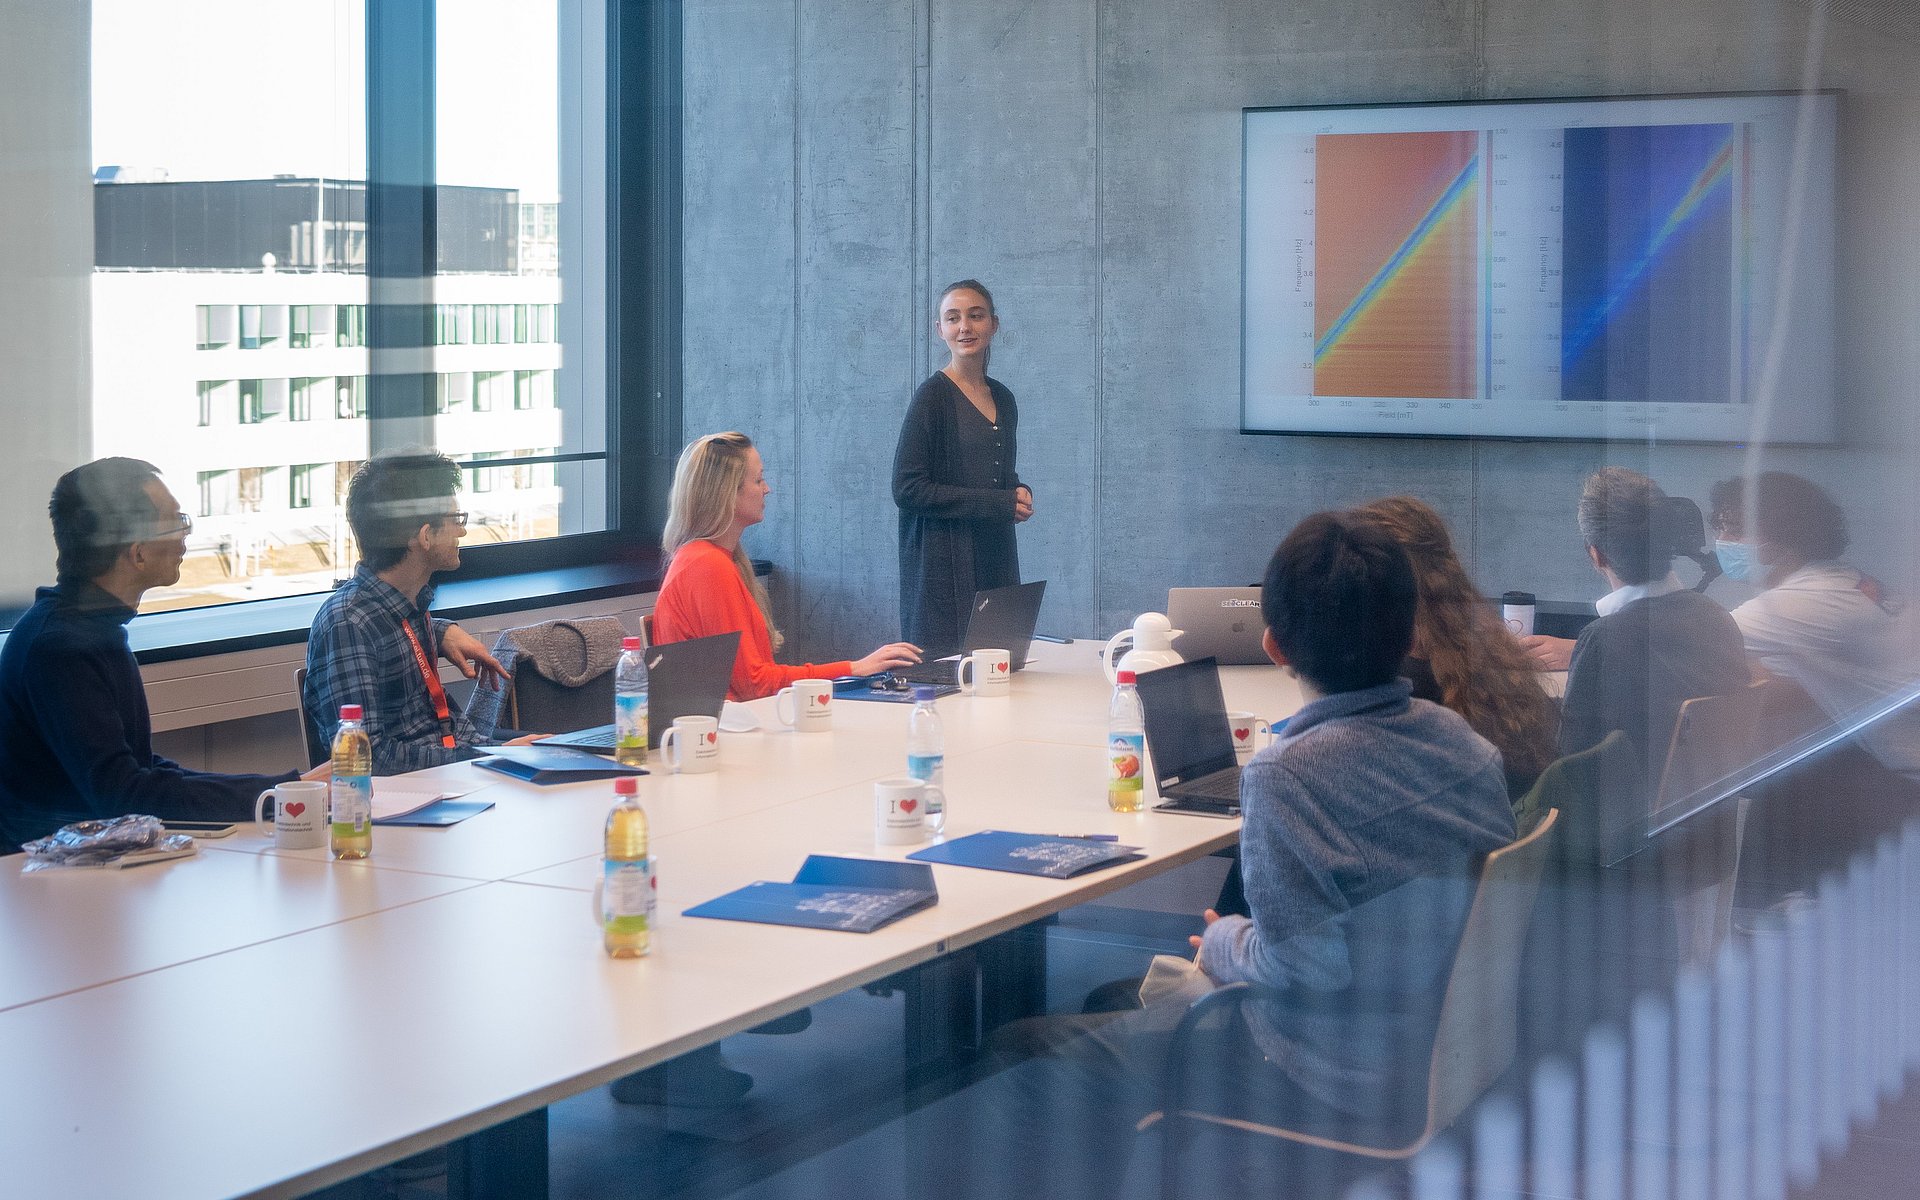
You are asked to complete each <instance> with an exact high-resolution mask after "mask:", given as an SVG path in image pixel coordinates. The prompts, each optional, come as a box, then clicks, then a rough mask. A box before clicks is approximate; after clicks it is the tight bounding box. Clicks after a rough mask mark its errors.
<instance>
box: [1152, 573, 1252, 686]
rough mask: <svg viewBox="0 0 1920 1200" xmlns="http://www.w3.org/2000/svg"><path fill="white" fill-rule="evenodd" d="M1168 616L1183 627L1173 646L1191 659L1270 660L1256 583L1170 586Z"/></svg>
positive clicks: (1241, 663)
mask: <svg viewBox="0 0 1920 1200" xmlns="http://www.w3.org/2000/svg"><path fill="white" fill-rule="evenodd" d="M1167 620H1169V621H1171V622H1173V627H1174V628H1175V629H1178V630H1181V634H1180V636H1179V637H1177V638H1175V639H1173V648H1174V649H1175V650H1176V651H1178V652H1179V654H1180V657H1181V658H1184V659H1186V660H1187V661H1188V662H1192V661H1194V660H1195V659H1200V658H1212V659H1215V660H1216V661H1218V662H1219V664H1220V665H1221V666H1223V667H1247V666H1261V665H1263V664H1265V663H1266V662H1267V661H1268V659H1267V651H1266V647H1264V646H1262V645H1261V644H1260V637H1261V634H1263V633H1264V632H1265V631H1266V628H1267V621H1266V618H1265V617H1262V616H1261V615H1260V589H1259V588H1257V587H1194V588H1168V589H1167Z"/></svg>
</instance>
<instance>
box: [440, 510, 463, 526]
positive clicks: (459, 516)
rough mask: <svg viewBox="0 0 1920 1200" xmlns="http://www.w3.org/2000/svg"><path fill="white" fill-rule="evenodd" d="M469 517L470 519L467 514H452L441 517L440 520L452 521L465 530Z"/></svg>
mask: <svg viewBox="0 0 1920 1200" xmlns="http://www.w3.org/2000/svg"><path fill="white" fill-rule="evenodd" d="M467 517H468V514H467V513H463V512H450V513H448V514H447V515H446V516H444V517H441V518H440V519H441V520H442V521H451V522H453V523H454V524H455V525H457V526H459V527H460V528H462V529H465V528H466V527H467Z"/></svg>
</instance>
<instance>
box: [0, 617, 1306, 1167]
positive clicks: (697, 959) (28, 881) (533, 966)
mask: <svg viewBox="0 0 1920 1200" xmlns="http://www.w3.org/2000/svg"><path fill="white" fill-rule="evenodd" d="M1094 648H1095V647H1094V646H1093V645H1092V644H1091V643H1083V644H1079V645H1076V646H1065V647H1045V648H1043V649H1040V653H1039V659H1040V661H1039V662H1038V663H1037V664H1036V665H1035V666H1034V667H1033V668H1031V669H1029V670H1027V671H1024V672H1021V673H1020V674H1019V675H1017V676H1016V677H1015V680H1014V684H1013V687H1014V695H1013V696H1012V697H1011V698H1008V699H999V700H976V699H970V698H967V697H951V698H947V699H943V700H942V701H941V703H940V711H941V715H942V720H943V724H944V726H945V728H946V732H947V744H948V757H947V788H948V792H949V794H950V796H951V802H950V813H951V815H950V817H949V822H950V823H949V827H948V830H947V835H948V836H960V835H964V834H966V833H969V832H974V831H977V830H980V829H987V828H996V829H1012V830H1022V831H1030V832H1036V833H1095V832H1109V833H1115V834H1118V835H1120V836H1121V838H1122V839H1123V840H1124V841H1126V842H1127V843H1128V844H1131V845H1138V846H1141V847H1142V848H1143V849H1144V850H1145V851H1146V853H1147V855H1148V857H1147V858H1146V859H1144V860H1143V861H1140V862H1136V863H1131V864H1127V865H1125V866H1122V867H1119V868H1114V869H1111V870H1107V871H1101V872H1096V873H1094V874H1091V875H1088V876H1083V877H1081V878H1079V879H1074V880H1049V879H1043V878H1038V877H1031V876H1021V875H1012V874H1006V873H1001V872H992V871H980V870H969V869H965V868H959V867H950V866H937V867H936V868H935V877H936V880H937V882H938V886H939V889H940V895H941V899H940V902H939V904H937V905H935V906H934V907H932V908H930V909H927V910H924V911H922V912H920V913H916V914H914V915H912V916H910V917H907V918H905V919H903V920H901V921H898V922H896V923H894V924H892V925H890V926H887V927H885V928H883V929H881V930H879V931H877V932H875V933H872V934H868V935H857V934H849V933H840V932H834V931H826V930H810V929H794V928H787V927H779V926H766V925H756V924H749V923H742V922H730V921H715V920H704V919H699V918H689V917H684V916H681V915H680V914H681V911H682V910H683V909H685V908H687V907H690V906H691V905H694V904H697V903H700V902H702V901H705V900H708V899H711V898H713V897H714V896H716V895H719V894H721V893H723V892H725V891H728V890H730V889H732V888H735V887H738V886H741V885H743V884H746V883H750V882H752V881H754V880H756V879H787V878H790V877H791V876H792V874H793V872H794V871H795V869H797V868H798V867H799V865H800V863H801V860H802V859H804V858H805V856H806V855H807V854H809V853H829V854H848V855H857V856H867V857H888V858H892V857H900V856H903V855H904V854H907V853H911V852H912V851H913V850H915V849H917V848H918V847H915V846H906V847H877V846H876V845H875V844H874V842H873V837H872V802H871V784H872V781H873V780H875V779H878V778H884V777H886V776H890V775H894V774H897V773H899V771H900V768H901V767H902V766H903V765H904V762H903V756H904V734H905V721H906V706H903V705H885V704H862V703H852V702H847V703H842V704H839V705H837V706H836V709H835V728H834V730H833V731H832V732H831V733H825V734H799V733H794V732H792V731H790V730H787V729H785V728H783V727H780V726H779V725H778V724H777V722H775V721H773V719H772V714H771V706H770V704H768V703H767V702H759V703H757V704H756V705H755V708H756V710H757V711H759V712H760V713H761V716H762V721H763V724H764V725H765V728H763V730H762V731H760V732H758V733H747V734H728V735H723V751H722V768H721V770H720V771H718V772H716V773H715V774H712V775H708V776H671V775H664V774H658V773H656V774H654V775H650V776H648V777H647V779H646V780H645V781H644V782H643V787H642V799H643V802H644V803H645V804H646V805H647V808H648V811H649V815H650V817H651V819H652V823H653V828H654V836H655V839H656V852H657V854H658V857H659V859H660V868H659V871H660V922H659V928H658V930H657V933H656V949H655V952H654V954H653V955H652V956H651V957H649V958H646V959H642V960H637V961H632V960H629V961H619V962H616V961H613V960H609V959H607V958H606V957H605V955H604V954H603V953H602V951H601V948H600V944H599V931H598V928H597V926H596V924H595V922H594V920H593V918H592V914H591V912H590V909H589V905H590V900H589V897H588V895H587V891H588V890H589V889H590V888H591V887H592V885H593V882H594V879H595V877H596V874H597V870H598V848H599V841H600V832H601V827H602V824H603V822H604V819H605V814H606V810H607V807H608V803H609V796H608V785H606V784H605V783H598V784H582V785H573V786H569V787H563V788H537V787H533V786H532V785H525V784H520V783H517V782H514V781H501V782H495V780H496V779H497V777H494V776H491V775H486V776H485V778H486V779H487V781H488V782H489V784H490V787H489V790H488V792H487V796H488V798H489V799H492V800H494V801H495V807H494V808H493V809H492V810H491V811H489V812H486V813H483V814H481V815H479V816H476V817H474V818H471V819H470V820H468V821H466V822H464V823H462V824H460V825H457V826H454V827H452V828H451V829H408V828H382V829H379V830H377V831H376V833H375V844H374V857H373V858H372V859H371V860H369V861H368V862H367V863H364V864H335V863H329V862H326V861H324V852H297V853H280V852H273V851H269V850H267V849H266V845H265V842H264V839H260V838H258V837H257V836H256V835H252V834H243V835H241V837H242V838H244V839H247V840H245V841H242V840H240V839H233V840H232V841H233V844H232V845H222V846H221V848H220V849H209V850H208V851H207V852H206V853H204V854H202V855H200V856H199V857H198V858H196V859H189V860H184V861H182V862H179V863H173V864H163V865H158V866H153V867H145V868H139V869H137V870H135V871H127V872H88V873H86V874H85V876H84V877H83V876H80V875H70V876H65V877H58V878H53V879H51V880H49V879H47V878H43V877H41V876H33V877H19V876H14V877H11V878H8V879H6V880H5V881H4V884H0V904H4V905H5V912H6V914H7V916H8V918H9V919H8V920H6V921H4V922H0V930H4V932H0V956H4V957H0V961H4V962H6V963H8V964H9V970H8V972H7V973H6V981H5V983H4V984H0V1006H4V1004H6V1003H12V1004H14V1005H16V1006H15V1007H12V1008H10V1009H7V1010H6V1011H0V1045H5V1046H7V1047H8V1048H9V1054H10V1055H12V1056H13V1057H14V1058H15V1059H16V1061H15V1063H14V1064H13V1065H14V1067H15V1069H14V1070H12V1071H10V1072H9V1073H8V1075H7V1077H6V1080H5V1081H4V1082H0V1098H3V1099H4V1100H5V1107H6V1111H7V1112H8V1113H9V1120H8V1121H6V1122H0V1160H4V1161H6V1162H8V1163H9V1164H11V1165H12V1170H13V1173H12V1175H11V1176H10V1178H9V1183H10V1184H11V1185H13V1186H17V1187H18V1188H20V1189H21V1192H22V1194H43V1193H49V1194H50V1193H64V1194H141V1195H150V1196H170V1195H180V1196H194V1195H208V1194H229V1193H245V1192H256V1191H262V1192H266V1193H269V1194H292V1193H296V1192H299V1191H302V1190H306V1189H310V1188H313V1187H316V1186H320V1185H323V1184H325V1183H328V1182H331V1181H333V1180H336V1179H341V1178H346V1177H349V1176H351V1175H353V1174H356V1173H358V1172H360V1171H363V1170H366V1169H368V1168H370V1167H372V1166H375V1165H378V1164H380V1163H383V1162H388V1161H392V1160H394V1159H396V1158H399V1157H401V1156H404V1155H405V1154H408V1153H412V1152H414V1151H415V1150H418V1149H420V1148H422V1147H424V1146H427V1145H432V1144H437V1143H439V1142H444V1141H446V1140H448V1139H450V1138H452V1137H456V1136H459V1135H461V1134H464V1133H467V1132H471V1131H473V1130H476V1129H480V1128H484V1127H486V1126H488V1125H491V1124H494V1123H497V1122H498V1121H501V1120H504V1119H506V1118H508V1117H511V1116H515V1115H518V1114H520V1113H524V1112H528V1111H531V1110H534V1109H537V1108H539V1107H541V1106H544V1105H546V1104H548V1103H551V1102H552V1101H554V1100H557V1099H560V1098H562V1097H564V1096H567V1095H571V1094H574V1093H577V1092H579V1091H582V1090H584V1089H586V1088H589V1087H592V1086H594V1085H596V1084H599V1083H602V1082H605V1081H607V1080H610V1079H613V1078H616V1077H618V1076H619V1075H622V1074H624V1073H626V1072H628V1071H631V1070H634V1069H637V1068H639V1067H643V1066H646V1065H649V1064H651V1063H653V1062H658V1061H661V1060H663V1059H665V1058H668V1057H671V1056H673V1055H675V1054H679V1053H682V1052H684V1051H685V1050H688V1049H691V1048H693V1047H695V1046H699V1045H703V1044H706V1043H709V1042H712V1041H714V1040H717V1039H718V1038H721V1037H724V1036H727V1035H728V1034H731V1033H734V1032H737V1031H739V1030H741V1029H745V1028H748V1027H750V1026H752V1025H755V1024H759V1023H760V1022H762V1021H765V1020H767V1019H770V1018H772V1017H775V1016H778V1015H780V1014H782V1013H785V1012H790V1011H793V1010H795V1009H797V1008H800V1007H804V1006H805V1005H807V1004H811V1003H814V1002H816V1001H818V1000H820V999H823V998H825V997H827V996H831V995H834V994H836V993H838V992H841V991H844V990H846V989H847V988H849V987H853V986H858V985H859V984H862V983H866V982H870V981H872V980H875V979H879V978H882V977H885V976H887V975H890V974H893V973H895V972H897V971H899V970H901V969H904V968H906V967H910V966H914V965H916V964H919V963H922V962H926V961H928V960H930V959H932V958H934V957H936V956H938V955H941V954H944V953H947V952H949V951H951V950H954V949H958V948H960V947H963V946H966V945H970V944H972V943H974V942H977V941H980V940H982V939H984V938H988V937H992V936H994V935H996V934H998V933H1001V932H1004V931H1006V930H1009V929H1013V928H1016V927H1018V926H1020V925H1022V924H1025V923H1026V922H1029V921H1031V920H1034V919H1036V918H1038V917H1041V916H1044V915H1046V914H1048V913H1052V912H1057V911H1059V910H1061V909H1063V908H1066V907H1069V906H1071V905H1073V904H1076V903H1080V902H1083V901H1085V900H1088V899H1091V898H1094V897H1096V896H1098V895H1101V894H1104V893H1105V892H1107V891H1110V890H1112V889H1115V888H1118V887H1122V886H1125V885H1126V884H1128V883H1131V882H1135V881H1137V880H1139V879H1142V878H1145V877H1147V876H1149V875H1152V874H1154V873H1157V872H1159V871H1162V870H1165V869H1167V868H1169V867H1171V866H1174V865H1177V864H1178V863H1181V862H1185V861H1188V860H1190V859H1192V858H1195V857H1198V856H1200V855H1204V854H1206V853H1207V852H1209V851H1210V850H1212V849H1215V848H1217V847H1219V846H1222V845H1225V844H1227V843H1228V842H1230V841H1231V840H1232V838H1233V837H1234V836H1235V834H1236V831H1237V828H1238V826H1237V823H1236V822H1229V821H1218V820H1212V819H1208V818H1202V817H1183V816H1173V815H1167V814H1157V813H1147V814H1116V813H1112V812H1110V811H1109V810H1108V809H1107V807H1106V799H1105V774H1104V772H1105V763H1104V753H1103V744H1104V733H1105V722H1106V703H1107V695H1108V689H1107V685H1106V682H1105V680H1104V679H1103V678H1101V677H1100V674H1099V668H1098V665H1097V662H1096V661H1095V659H1094V655H1093V650H1094ZM1223 675H1224V677H1225V684H1226V691H1227V697H1228V702H1229V706H1230V707H1248V708H1251V709H1253V710H1254V711H1257V712H1261V713H1262V714H1263V715H1269V716H1276V717H1277V716H1284V715H1287V713H1289V712H1291V710H1292V708H1293V707H1294V706H1295V705H1297V703H1298V699H1297V692H1295V691H1294V690H1293V689H1292V687H1291V685H1290V684H1288V682H1287V681H1286V679H1285V677H1284V676H1283V675H1282V674H1281V673H1280V672H1279V671H1277V670H1260V669H1256V668H1231V669H1228V670H1227V671H1225V672H1223ZM437 774H440V775H442V776H444V777H446V778H448V779H449V780H460V779H464V778H466V777H468V776H474V775H485V773H483V772H476V771H475V770H474V768H471V767H468V766H464V765H462V766H457V767H452V768H443V769H441V771H440V772H438V773H437ZM215 845H221V844H220V843H215ZM263 851H265V852H263ZM6 874H9V875H11V874H12V873H11V872H8V873H6ZM43 874H53V875H56V876H58V875H59V873H43ZM90 881H91V882H90ZM47 883H51V884H52V885H53V888H60V889H63V890H61V891H59V892H55V891H54V890H52V888H48V889H46V890H43V891H39V892H36V891H35V888H36V887H39V886H40V885H42V884H47ZM21 897H26V898H27V899H26V900H22V899H21ZM74 898H77V899H78V901H79V903H80V907H78V908H75V907H72V906H71V905H69V904H68V903H66V901H68V900H71V899H74ZM16 913H26V914H27V915H26V917H25V919H15V914H16ZM103 929H107V930H115V931H117V933H116V936H114V937H112V938H109V939H104V940H102V939H100V938H99V931H101V930H103ZM66 938H75V939H83V938H92V939H94V940H95V941H96V942H98V945H97V946H95V948H93V949H91V950H89V949H87V948H85V947H84V946H82V945H79V944H76V945H72V946H64V948H63V943H62V939H66ZM43 960H44V961H43ZM15 964H18V965H19V966H21V967H24V968H27V973H26V974H25V975H19V973H18V972H16V971H15V969H14V965H15ZM16 977H18V981H16ZM95 985H97V986H95ZM76 989H79V990H76ZM42 997H44V998H42ZM36 999H37V1000H38V1002H37V1003H33V1002H27V1001H31V1000H36ZM102 1030H110V1031H112V1035H111V1036H110V1037H106V1038H101V1037H98V1036H97V1034H98V1032H99V1031H102ZM336 1031H340V1032H336ZM210 1145H218V1146H219V1147H220V1152H219V1153H218V1154H207V1153H198V1152H193V1151H186V1152H185V1153H187V1154H188V1155H190V1157H189V1158H186V1159H182V1158H181V1157H180V1156H181V1155H182V1153H183V1151H182V1147H194V1146H201V1147H204V1146H210ZM101 1147H107V1148H109V1150H110V1152H101V1151H100V1148H101ZM165 1162H173V1163H175V1164H177V1166H176V1167H175V1168H172V1169H167V1170H155V1169H154V1167H153V1164H155V1163H165Z"/></svg>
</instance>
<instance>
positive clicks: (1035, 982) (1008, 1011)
mask: <svg viewBox="0 0 1920 1200" xmlns="http://www.w3.org/2000/svg"><path fill="white" fill-rule="evenodd" d="M1050 920H1051V919H1049V920H1048V921H1036V922H1034V923H1033V924H1031V925H1024V926H1022V927H1020V928H1019V929H1015V930H1013V931H1011V932H1009V933H1003V934H1001V935H1000V936H999V937H996V938H989V939H988V940H986V941H984V942H981V943H980V944H979V945H978V946H976V947H974V952H975V954H976V956H977V957H978V959H979V963H980V1034H981V1037H982V1038H983V1039H984V1038H985V1037H986V1035H988V1034H990V1033H992V1032H993V1031H994V1030H996V1029H998V1028H1000V1027H1001V1026H1002V1025H1005V1024H1007V1023H1008V1022H1010V1021H1018V1020H1020V1019H1021V1018H1022V1017H1035V1016H1039V1015H1040V1014H1042V1013H1044V1012H1046V1011H1047V925H1048V924H1049V923H1050Z"/></svg>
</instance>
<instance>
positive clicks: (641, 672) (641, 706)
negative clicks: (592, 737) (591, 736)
mask: <svg viewBox="0 0 1920 1200" xmlns="http://www.w3.org/2000/svg"><path fill="white" fill-rule="evenodd" d="M613 760H614V761H615V762H617V763H619V764H620V765H621V766H623V767H641V766H645V765H646V762H647V658H646V655H645V654H644V653H643V647H642V645H641V642H640V639H639V638H637V637H630V638H622V639H620V662H619V664H618V665H617V666H615V667H614V668H613Z"/></svg>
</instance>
